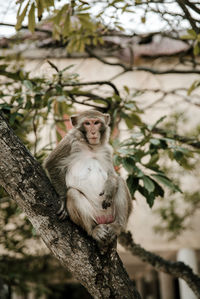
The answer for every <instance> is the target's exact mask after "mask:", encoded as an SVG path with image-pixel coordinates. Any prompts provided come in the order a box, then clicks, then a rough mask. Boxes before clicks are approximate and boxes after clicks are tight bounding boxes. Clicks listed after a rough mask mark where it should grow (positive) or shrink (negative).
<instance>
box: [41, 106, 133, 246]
mask: <svg viewBox="0 0 200 299" xmlns="http://www.w3.org/2000/svg"><path fill="white" fill-rule="evenodd" d="M71 123H72V125H73V128H72V129H71V130H70V131H69V132H68V133H67V134H66V135H65V137H64V138H63V139H62V140H61V141H60V143H59V144H58V145H57V147H56V148H55V149H54V150H53V151H52V152H51V153H50V155H49V156H48V157H47V158H46V159H45V162H44V167H45V168H46V170H47V173H48V175H49V177H50V180H51V182H52V184H53V186H54V188H55V190H56V192H57V193H58V195H59V197H60V200H61V206H60V209H59V211H58V213H57V214H58V216H59V219H60V220H64V219H65V218H66V217H67V216H69V218H70V219H71V220H72V221H73V222H74V223H75V224H77V225H78V226H81V227H82V228H83V229H84V230H85V231H86V232H87V234H88V235H90V236H92V237H93V239H95V240H96V241H97V242H98V243H99V244H106V242H107V243H110V242H112V241H113V240H114V239H115V238H116V236H118V235H119V234H120V232H121V231H123V230H125V228H126V225H127V221H128V218H129V215H130V213H131V210H132V199H131V195H130V192H129V190H128V187H127V185H126V182H125V180H124V179H123V178H122V177H120V176H119V175H118V174H117V173H116V172H115V169H114V166H113V162H112V147H111V146H110V145H109V143H108V142H109V136H110V128H109V123H110V115H109V114H105V113H102V112H99V111H97V110H87V111H84V112H81V113H80V114H78V115H74V116H72V117H71Z"/></svg>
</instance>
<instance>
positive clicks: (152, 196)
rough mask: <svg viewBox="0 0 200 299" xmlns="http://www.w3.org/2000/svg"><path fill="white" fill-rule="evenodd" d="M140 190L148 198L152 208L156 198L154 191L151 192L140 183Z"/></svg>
mask: <svg viewBox="0 0 200 299" xmlns="http://www.w3.org/2000/svg"><path fill="white" fill-rule="evenodd" d="M138 191H139V192H140V193H141V194H142V195H143V196H144V197H145V198H146V201H147V203H148V205H149V207H150V208H152V207H153V204H154V200H155V195H154V193H153V192H152V193H149V192H148V191H147V190H146V189H145V188H144V187H142V186H140V185H139V186H138Z"/></svg>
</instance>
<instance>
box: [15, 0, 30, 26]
mask: <svg viewBox="0 0 200 299" xmlns="http://www.w3.org/2000/svg"><path fill="white" fill-rule="evenodd" d="M29 2H30V1H28V2H27V4H26V6H25V7H24V10H23V11H22V13H21V15H19V16H18V17H17V24H16V25H15V29H16V30H19V29H20V28H21V26H22V22H23V20H24V18H25V16H26V12H27V9H28V6H29Z"/></svg>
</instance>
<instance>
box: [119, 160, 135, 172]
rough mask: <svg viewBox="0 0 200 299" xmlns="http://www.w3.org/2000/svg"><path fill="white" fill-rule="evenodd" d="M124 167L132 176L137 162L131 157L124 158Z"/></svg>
mask: <svg viewBox="0 0 200 299" xmlns="http://www.w3.org/2000/svg"><path fill="white" fill-rule="evenodd" d="M122 164H123V167H124V168H125V169H126V170H127V171H128V173H130V174H132V173H133V171H134V164H135V161H134V160H133V158H131V157H126V158H122Z"/></svg>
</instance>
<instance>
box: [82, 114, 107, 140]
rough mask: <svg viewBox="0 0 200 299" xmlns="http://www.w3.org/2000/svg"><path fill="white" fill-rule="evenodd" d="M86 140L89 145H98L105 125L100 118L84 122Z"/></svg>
mask: <svg viewBox="0 0 200 299" xmlns="http://www.w3.org/2000/svg"><path fill="white" fill-rule="evenodd" d="M83 127H84V131H85V135H86V139H87V141H88V142H89V144H92V145H97V144H99V143H100V140H101V131H102V127H103V124H102V122H101V120H100V119H98V118H87V119H85V120H84V122H83Z"/></svg>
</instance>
